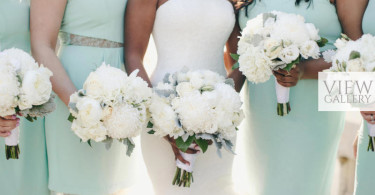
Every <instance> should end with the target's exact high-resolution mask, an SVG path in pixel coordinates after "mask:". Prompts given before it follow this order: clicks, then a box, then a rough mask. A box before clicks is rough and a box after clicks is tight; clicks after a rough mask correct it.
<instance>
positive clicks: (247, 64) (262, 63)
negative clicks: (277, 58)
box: [238, 47, 272, 83]
mask: <svg viewBox="0 0 375 195" xmlns="http://www.w3.org/2000/svg"><path fill="white" fill-rule="evenodd" d="M238 63H239V64H240V67H239V70H240V71H241V72H242V73H243V74H244V75H245V76H246V77H247V79H248V80H249V81H251V82H253V83H262V82H266V81H267V80H268V79H269V78H270V77H271V75H272V70H271V68H270V64H271V61H270V60H269V59H268V58H267V57H266V56H265V54H264V53H263V52H262V51H259V49H257V48H254V47H249V48H248V50H247V52H246V53H245V54H243V55H241V56H240V58H239V60H238Z"/></svg>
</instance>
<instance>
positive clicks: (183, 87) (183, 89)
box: [176, 82, 197, 96]
mask: <svg viewBox="0 0 375 195" xmlns="http://www.w3.org/2000/svg"><path fill="white" fill-rule="evenodd" d="M176 92H177V94H178V95H179V96H186V95H188V94H190V93H194V92H197V89H196V88H195V87H194V86H193V85H192V84H191V83H190V82H183V83H179V84H178V85H177V86H176Z"/></svg>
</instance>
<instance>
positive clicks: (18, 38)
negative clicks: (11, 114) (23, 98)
mask: <svg viewBox="0 0 375 195" xmlns="http://www.w3.org/2000/svg"><path fill="white" fill-rule="evenodd" d="M13 47H15V48H19V49H22V50H24V51H26V52H30V33H29V3H27V2H25V1H22V2H20V1H19V0H1V1H0V51H2V50H5V49H9V48H13ZM4 146H5V143H4V138H0V194H4V195H5V194H6V195H49V190H48V167H47V150H46V141H45V132H44V118H38V120H37V121H34V122H33V123H31V122H28V121H27V120H26V119H23V118H21V122H20V140H19V146H20V150H21V154H20V157H19V159H18V160H6V158H5V153H4V152H5V147H4Z"/></svg>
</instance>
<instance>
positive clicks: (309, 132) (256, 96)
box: [239, 0, 360, 195]
mask: <svg viewBox="0 0 375 195" xmlns="http://www.w3.org/2000/svg"><path fill="white" fill-rule="evenodd" d="M331 3H332V2H331ZM331 3H330V1H328V0H313V1H312V0H306V1H302V0H262V1H256V2H255V0H254V2H252V3H251V4H249V5H247V6H246V7H244V8H243V9H242V10H241V12H240V14H239V24H240V27H241V28H242V29H243V28H244V27H245V25H246V22H247V21H248V20H250V19H252V18H254V17H256V16H257V15H258V14H261V13H264V12H270V11H273V10H277V11H282V12H288V13H295V14H299V15H302V16H304V17H305V19H306V21H307V22H310V23H313V24H314V25H315V26H316V27H317V28H318V29H320V31H319V32H320V35H321V36H322V37H325V38H327V39H328V41H329V42H328V44H327V45H326V46H325V47H324V48H322V49H321V51H324V50H327V49H334V45H333V43H334V42H335V40H336V39H337V38H339V37H340V33H341V32H342V29H341V26H342V27H343V29H348V30H350V31H349V32H346V33H347V34H349V35H352V34H358V32H355V29H356V28H352V27H353V26H355V25H358V24H357V23H356V21H353V18H351V17H346V16H349V15H350V16H352V15H351V12H352V11H353V10H354V7H355V6H353V7H352V8H353V9H350V7H349V6H344V5H348V3H350V0H337V2H336V4H337V7H336V8H337V9H335V6H334V5H333V4H331ZM352 4H353V3H352ZM354 4H355V3H354ZM336 11H337V13H336ZM359 34H360V32H359ZM330 66H331V65H330V64H328V63H326V62H325V61H324V60H323V59H322V58H320V59H317V60H306V61H303V62H301V63H300V64H299V65H298V66H297V68H296V69H294V70H292V71H291V72H290V75H288V74H287V73H286V72H285V71H277V72H274V74H275V75H276V78H277V82H278V83H280V84H281V85H283V86H286V87H292V89H291V90H290V102H291V104H292V105H291V107H292V111H291V112H290V114H289V115H287V116H284V117H280V116H278V115H277V114H276V107H275V106H276V96H275V81H274V79H271V80H269V81H267V82H266V83H262V84H256V85H255V84H252V83H250V82H247V86H246V88H245V115H246V121H245V122H244V124H243V125H242V127H241V130H240V131H239V132H240V136H239V139H242V140H240V141H239V142H241V144H242V145H244V147H245V148H244V150H242V151H245V152H244V154H245V155H246V156H245V157H244V158H245V163H246V166H247V172H248V180H249V184H250V185H249V188H250V189H249V190H250V194H252V195H275V194H288V195H300V194H304V195H317V194H319V195H328V194H330V189H331V183H332V178H333V171H334V165H335V159H336V152H337V149H338V144H339V140H340V136H341V133H342V130H343V125H344V113H341V112H318V82H317V78H318V72H320V71H322V70H324V69H327V68H329V67H330ZM284 75H285V76H284ZM241 134H242V135H241ZM240 155H241V154H240Z"/></svg>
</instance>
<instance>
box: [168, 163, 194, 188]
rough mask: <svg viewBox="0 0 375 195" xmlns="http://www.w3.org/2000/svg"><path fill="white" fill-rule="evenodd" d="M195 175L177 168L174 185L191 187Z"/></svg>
mask: <svg viewBox="0 0 375 195" xmlns="http://www.w3.org/2000/svg"><path fill="white" fill-rule="evenodd" d="M192 180H193V173H190V172H188V171H186V170H182V169H181V168H179V167H177V169H176V172H175V175H174V178H173V181H172V184H173V185H178V186H180V187H181V186H183V187H190V185H191V184H192V183H193V182H192Z"/></svg>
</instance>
